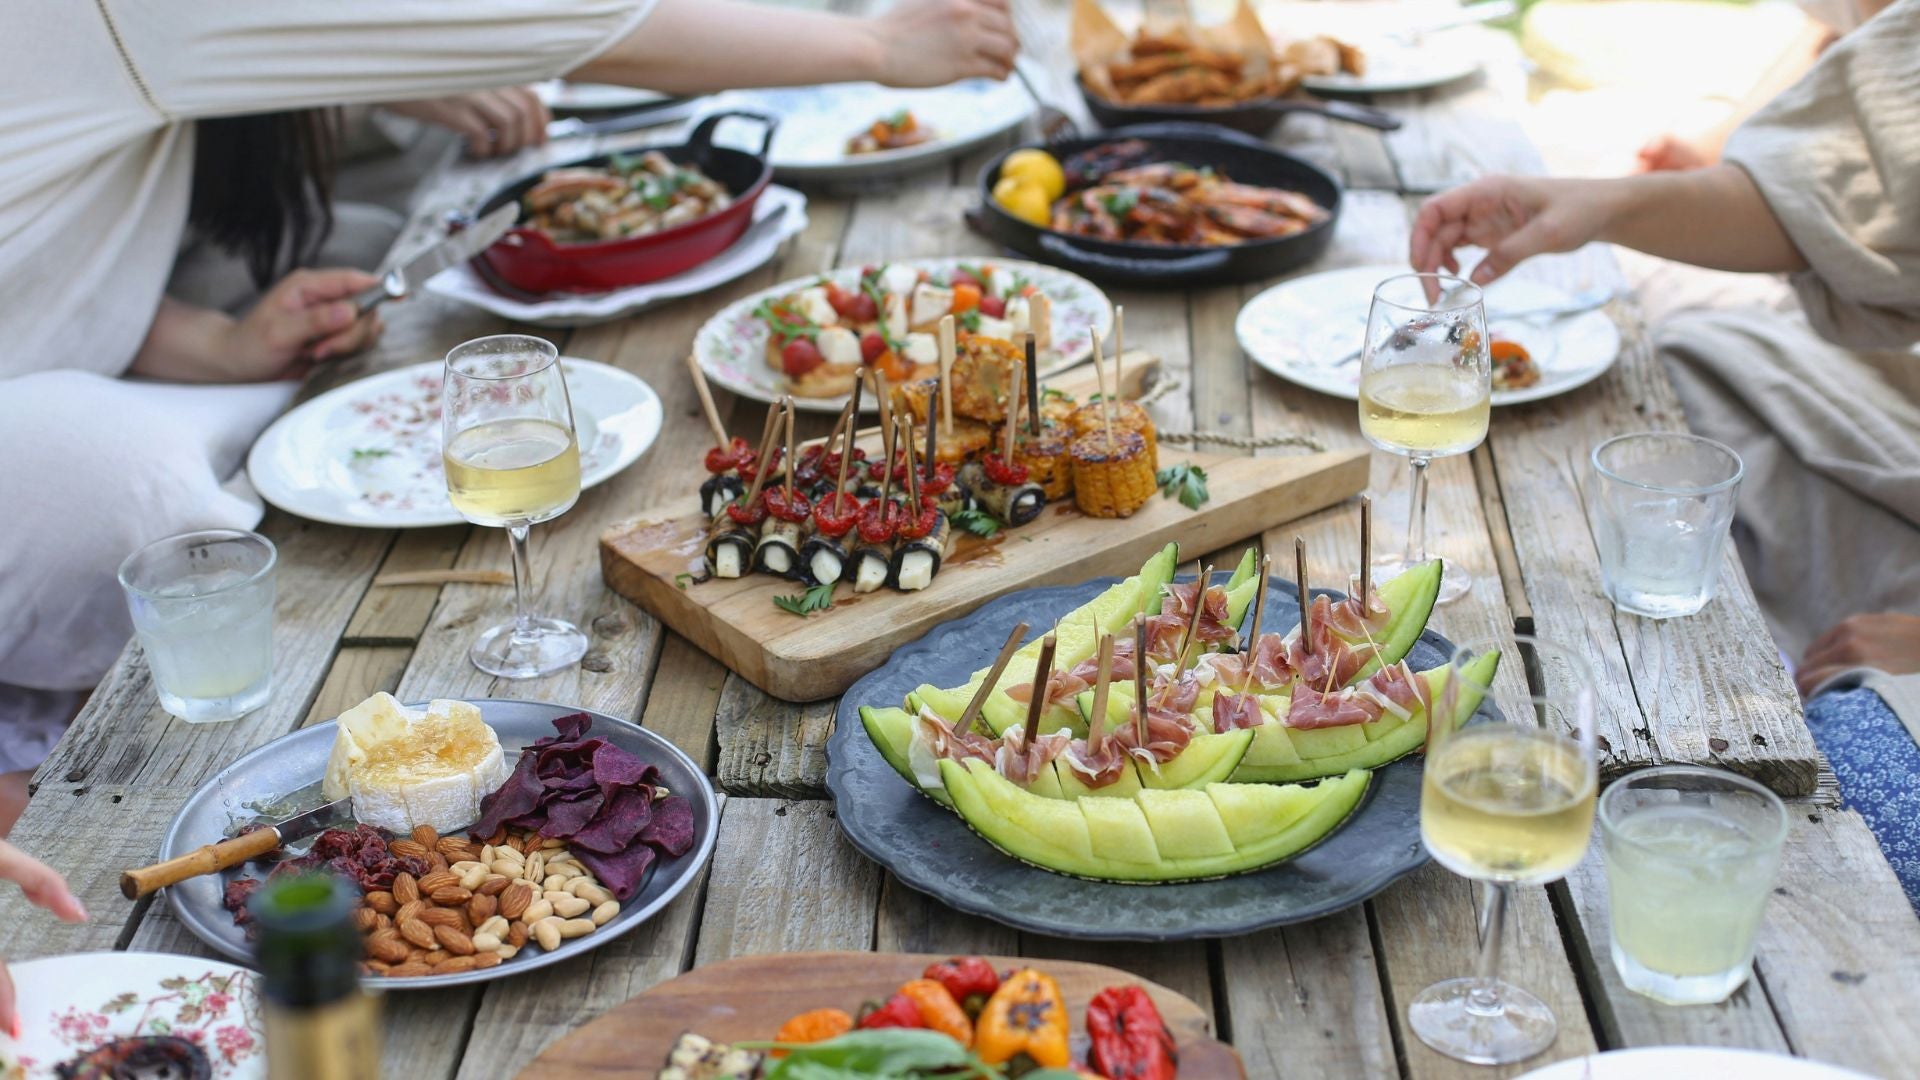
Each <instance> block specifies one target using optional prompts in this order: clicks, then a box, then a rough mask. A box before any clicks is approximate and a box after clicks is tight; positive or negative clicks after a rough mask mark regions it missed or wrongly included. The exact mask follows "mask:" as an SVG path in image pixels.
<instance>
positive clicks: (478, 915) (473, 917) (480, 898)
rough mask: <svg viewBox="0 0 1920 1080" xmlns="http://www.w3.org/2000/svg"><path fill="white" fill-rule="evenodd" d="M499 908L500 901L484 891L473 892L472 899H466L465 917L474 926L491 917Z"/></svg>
mask: <svg viewBox="0 0 1920 1080" xmlns="http://www.w3.org/2000/svg"><path fill="white" fill-rule="evenodd" d="M499 910H500V901H498V900H495V899H494V898H493V897H491V896H487V895H485V894H484V893H478V894H475V895H474V898H473V899H471V900H469V901H467V918H468V919H469V920H470V921H471V922H472V923H473V925H475V926H479V925H480V924H481V923H483V922H486V921H487V920H488V919H491V918H493V916H494V913H495V912H497V911H499Z"/></svg>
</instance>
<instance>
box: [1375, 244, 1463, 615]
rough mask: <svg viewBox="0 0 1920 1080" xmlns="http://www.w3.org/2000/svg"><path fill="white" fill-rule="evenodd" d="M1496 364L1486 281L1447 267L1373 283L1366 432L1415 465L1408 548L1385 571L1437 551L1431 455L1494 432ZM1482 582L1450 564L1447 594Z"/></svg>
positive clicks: (1387, 560)
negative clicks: (1431, 522) (1430, 501)
mask: <svg viewBox="0 0 1920 1080" xmlns="http://www.w3.org/2000/svg"><path fill="white" fill-rule="evenodd" d="M1492 396H1493V364H1492V360H1491V359H1490V356H1489V352H1488V348H1487V312H1486V308H1485V306H1484V305H1483V304H1482V302H1481V297H1480V290H1479V288H1478V287H1476V286H1474V285H1471V284H1469V283H1467V282H1465V281H1462V280H1460V279H1459V278H1456V277H1449V276H1447V275H1446V274H1402V275H1401V276H1399V277H1393V278H1388V279H1387V280H1385V281H1383V282H1381V283H1380V284H1379V285H1378V286H1376V287H1375V288H1374V290H1373V307H1372V308H1371V309H1369V310H1368V312H1367V337H1366V341H1365V343H1364V344H1363V345H1362V348H1361V351H1360V433H1361V434H1362V435H1365V436H1366V437H1367V441H1368V442H1371V443H1372V444H1373V445H1375V446H1377V447H1379V448H1380V449H1382V450H1386V451H1388V452H1390V453H1395V454H1404V455H1406V458H1407V461H1408V462H1409V463H1410V467H1411V469H1412V484H1411V486H1410V488H1409V499H1410V503H1411V504H1410V506H1409V508H1408V512H1407V547H1406V551H1405V552H1404V553H1403V554H1399V555H1385V556H1382V557H1380V558H1378V559H1376V560H1375V561H1374V565H1375V566H1376V567H1377V568H1378V570H1379V574H1380V577H1381V578H1382V580H1384V579H1386V578H1390V577H1393V576H1394V575H1395V574H1398V573H1400V572H1401V571H1403V570H1405V569H1407V568H1408V567H1410V566H1412V565H1414V564H1415V563H1419V562H1424V561H1426V558H1427V464H1428V463H1429V462H1431V461H1432V460H1433V459H1434V458H1437V457H1449V456H1451V455H1454V454H1464V453H1466V452H1467V451H1469V450H1472V449H1473V448H1474V447H1476V446H1479V445H1480V443H1481V442H1482V441H1484V440H1485V439H1486V437H1487V420H1488V417H1489V415H1490V413H1491V411H1492V404H1491V403H1492ZM1472 586H1473V578H1472V576H1470V575H1469V574H1467V573H1466V571H1464V570H1461V569H1460V568H1458V567H1457V566H1454V565H1452V564H1449V565H1448V566H1447V573H1446V578H1445V580H1444V581H1443V582H1442V583H1441V587H1440V603H1443V604H1444V603H1447V602H1448V601H1451V600H1457V599H1459V598H1460V597H1461V596H1462V595H1463V594H1464V593H1466V591H1467V590H1468V589H1469V588H1471V587H1472Z"/></svg>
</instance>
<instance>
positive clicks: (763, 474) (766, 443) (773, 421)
mask: <svg viewBox="0 0 1920 1080" xmlns="http://www.w3.org/2000/svg"><path fill="white" fill-rule="evenodd" d="M779 427H780V412H779V406H777V405H769V406H767V423H766V426H765V427H763V428H761V429H760V456H759V457H757V458H755V459H754V460H755V461H756V462H758V463H759V467H758V468H756V469H755V470H753V486H752V487H751V488H748V489H747V496H746V499H745V500H744V501H743V502H741V504H740V505H742V506H752V505H753V500H755V499H757V498H759V497H760V489H761V487H763V486H764V485H765V484H766V482H767V472H768V466H769V464H771V463H770V462H768V461H767V455H768V454H771V453H773V433H774V432H775V431H776V430H778V429H779Z"/></svg>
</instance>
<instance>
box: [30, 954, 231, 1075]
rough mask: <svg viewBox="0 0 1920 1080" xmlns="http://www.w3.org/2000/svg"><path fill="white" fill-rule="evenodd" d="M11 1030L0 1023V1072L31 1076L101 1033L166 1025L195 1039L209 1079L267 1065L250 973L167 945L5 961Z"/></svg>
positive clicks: (110, 1035) (87, 1046)
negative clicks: (14, 1031)
mask: <svg viewBox="0 0 1920 1080" xmlns="http://www.w3.org/2000/svg"><path fill="white" fill-rule="evenodd" d="M11 970H12V972H13V983H14V987H15V989H16V990H17V991H18V994H19V999H18V1000H19V1002H20V1031H21V1037H20V1039H18V1040H14V1039H11V1038H9V1037H8V1036H7V1034H6V1033H5V1032H0V1080H39V1078H41V1077H51V1076H53V1075H55V1074H54V1067H55V1066H57V1065H60V1064H62V1063H64V1062H67V1061H71V1060H72V1059H74V1058H76V1057H78V1056H80V1055H81V1054H85V1053H88V1052H89V1051H92V1050H93V1049H95V1048H96V1047H98V1046H100V1045H101V1044H103V1043H107V1042H110V1041H112V1040H114V1039H121V1038H127V1037H129V1036H153V1035H172V1036H175V1037H177V1038H182V1039H185V1040H187V1041H188V1042H191V1043H193V1044H194V1045H196V1046H198V1047H199V1048H200V1050H201V1052H202V1053H205V1054H206V1055H207V1060H208V1061H209V1062H210V1063H211V1064H212V1065H213V1075H214V1076H215V1077H216V1078H217V1080H252V1078H255V1077H264V1076H266V1075H267V1056H266V1050H265V1032H264V1031H263V1030H262V1028H261V1019H260V996H259V993H258V991H257V990H256V989H255V980H256V979H258V976H257V975H255V974H254V973H253V972H251V971H248V970H247V969H246V968H243V967H236V966H234V965H233V964H229V963H225V962H223V961H220V960H209V959H207V958H205V957H201V956H176V955H174V954H172V953H143V952H97V953H78V954H76V955H73V956H49V957H44V958H42V959H39V960H28V961H26V962H25V963H19V964H15V965H13V966H12V969H11Z"/></svg>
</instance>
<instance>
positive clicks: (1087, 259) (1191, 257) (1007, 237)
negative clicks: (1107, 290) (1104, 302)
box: [971, 124, 1340, 287]
mask: <svg viewBox="0 0 1920 1080" xmlns="http://www.w3.org/2000/svg"><path fill="white" fill-rule="evenodd" d="M1121 139H1143V140H1145V141H1146V142H1147V143H1149V144H1151V145H1152V146H1153V148H1154V149H1155V150H1156V151H1159V152H1160V153H1161V154H1162V155H1164V158H1163V159H1164V160H1167V161H1181V162H1185V163H1186V164H1188V165H1194V166H1212V167H1213V168H1215V169H1218V170H1220V171H1221V172H1223V173H1225V174H1226V175H1227V176H1229V177H1231V178H1232V179H1233V180H1234V181H1235V182H1237V183H1242V184H1255V185H1258V186H1261V187H1276V188H1287V189H1289V190H1292V191H1298V192H1300V193H1301V194H1303V195H1305V196H1306V197H1307V198H1309V199H1312V200H1313V201H1314V202H1316V203H1319V204H1320V205H1321V206H1322V207H1324V208H1325V209H1326V211H1327V220H1325V221H1323V222H1321V223H1319V224H1318V225H1314V226H1312V227H1310V228H1308V229H1306V230H1305V231H1303V232H1298V233H1295V234H1293V235H1292V236H1279V237H1274V238H1272V239H1268V240H1249V241H1247V242H1246V243H1244V244H1235V245H1233V246H1231V247H1188V246H1174V245H1168V244H1141V243H1134V242H1131V241H1115V240H1095V239H1091V238H1089V237H1084V236H1073V235H1070V234H1068V233H1063V232H1056V231H1055V230H1053V229H1046V228H1041V227H1040V226H1038V225H1034V224H1031V223H1029V222H1025V221H1022V220H1020V219H1019V218H1016V217H1014V216H1013V215H1012V214H1009V213H1007V212H1006V211H1005V210H1002V209H1001V208H1000V207H999V206H998V205H997V204H996V203H995V202H994V201H993V198H992V194H993V184H994V181H996V180H998V179H999V178H1000V163H1001V162H1002V161H1005V160H1006V158H1007V154H1011V153H1012V152H1013V151H1012V150H1009V151H1007V152H1006V153H1003V154H1001V155H1000V156H998V157H996V158H994V159H993V160H992V161H991V162H989V163H988V164H987V167H986V168H984V169H982V170H981V171H980V207H979V209H978V210H976V211H974V212H973V214H972V215H971V219H972V221H973V223H974V226H975V228H977V229H979V230H980V231H981V232H983V233H985V234H986V235H987V236H988V237H990V238H992V239H994V240H997V241H999V242H1000V243H1002V244H1005V245H1006V246H1007V247H1010V248H1012V249H1013V250H1015V251H1017V252H1020V253H1021V254H1023V255H1027V256H1029V257H1031V258H1034V259H1038V260H1039V261H1041V262H1044V263H1052V264H1053V265H1055V266H1064V267H1066V268H1067V269H1069V270H1072V271H1074V272H1075V273H1077V274H1081V275H1083V276H1085V277H1090V278H1096V279H1100V280H1105V281H1115V282H1122V283H1125V284H1130V285H1168V286H1181V287H1185V286H1188V285H1193V284H1197V283H1200V282H1221V281H1246V280H1250V279H1255V278H1264V277H1273V276H1275V275H1278V274H1284V273H1286V272H1287V271H1289V270H1292V269H1294V268H1296V267H1299V266H1302V265H1305V264H1306V263H1309V262H1312V261H1313V260H1314V259H1317V258H1319V257H1320V255H1321V254H1322V253H1323V252H1325V251H1326V250H1327V245H1328V244H1331V243H1332V242H1333V228H1334V225H1335V223H1336V222H1338V220H1339V218H1340V185H1339V184H1338V183H1337V182H1336V181H1335V180H1334V179H1333V177H1332V176H1330V175H1328V174H1327V173H1326V172H1325V171H1324V170H1322V169H1320V168H1319V167H1318V166H1315V165H1312V164H1310V163H1308V162H1306V161H1303V160H1301V159H1300V158H1297V157H1294V156H1293V155H1292V154H1288V153H1286V152H1284V151H1281V150H1276V149H1274V148H1273V147H1271V146H1269V145H1267V144H1266V143H1264V142H1262V141H1260V140H1259V139H1256V138H1253V137H1252V136H1250V135H1242V134H1240V133H1239V132H1235V131H1228V130H1226V129H1224V128H1221V127H1218V126H1215V125H1212V124H1141V125H1139V126H1136V127H1128V128H1121V129H1120V130H1118V131H1106V132H1102V133H1100V134H1099V135H1098V136H1094V137H1082V138H1073V139H1062V140H1060V141H1059V142H1057V143H1051V144H1044V145H1043V144H1039V143H1033V144H1029V147H1034V148H1038V149H1042V150H1046V151H1047V152H1049V153H1051V154H1053V155H1054V156H1055V157H1059V158H1062V159H1064V158H1066V157H1068V156H1070V155H1073V154H1077V153H1079V152H1081V151H1082V150H1090V149H1092V148H1094V147H1096V146H1099V145H1101V144H1103V143H1109V142H1118V141H1120V140H1121ZM1016 149H1021V148H1016Z"/></svg>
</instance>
